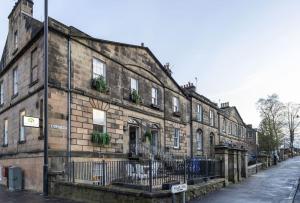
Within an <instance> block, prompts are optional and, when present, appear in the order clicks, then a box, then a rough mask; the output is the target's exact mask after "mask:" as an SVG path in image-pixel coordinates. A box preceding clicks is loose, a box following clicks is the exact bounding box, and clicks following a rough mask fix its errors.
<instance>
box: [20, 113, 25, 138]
mask: <svg viewBox="0 0 300 203" xmlns="http://www.w3.org/2000/svg"><path fill="white" fill-rule="evenodd" d="M24 116H25V111H21V112H20V121H19V122H20V128H19V129H20V132H19V141H20V142H24V141H25V127H24V125H23V118H24Z"/></svg>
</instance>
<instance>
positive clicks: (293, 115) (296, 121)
mask: <svg viewBox="0 0 300 203" xmlns="http://www.w3.org/2000/svg"><path fill="white" fill-rule="evenodd" d="M299 113H300V105H299V104H295V103H291V102H290V103H288V104H287V105H286V106H285V113H284V115H285V121H286V127H287V130H288V133H289V137H290V148H291V151H292V156H293V148H294V140H295V135H296V134H297V133H298V132H297V131H298V128H299V127H300V118H299Z"/></svg>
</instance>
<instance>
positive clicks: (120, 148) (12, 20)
mask: <svg viewBox="0 0 300 203" xmlns="http://www.w3.org/2000/svg"><path fill="white" fill-rule="evenodd" d="M32 13H33V2H32V1H31V0H19V1H18V2H17V3H16V5H15V7H14V8H13V10H12V12H11V14H10V15H9V32H8V36H7V42H6V46H5V48H4V52H3V55H2V59H1V73H0V81H1V83H0V84H1V90H2V91H1V95H3V101H2V100H1V101H2V102H1V108H0V122H1V124H0V126H1V129H3V136H1V138H0V142H1V143H3V146H1V148H0V153H1V154H0V157H1V158H0V165H1V166H3V167H5V166H9V165H17V166H21V167H22V169H23V170H24V177H25V188H26V189H33V190H38V191H41V189H42V171H43V170H42V167H43V151H44V150H43V133H42V132H43V131H42V129H43V128H42V125H41V126H40V128H29V127H25V126H24V125H23V121H22V119H23V117H24V116H32V117H37V118H40V119H41V123H42V119H43V97H42V96H43V85H44V84H43V79H42V78H43V66H42V64H43V61H42V58H43V24H42V23H41V22H38V21H37V20H35V19H33V18H32ZM100 83H101V84H100ZM99 84H100V89H99V86H97V85H99ZM101 85H102V86H101ZM188 109H189V102H188V100H187V98H186V96H185V94H184V92H183V90H182V89H181V87H180V86H179V85H178V84H177V83H176V81H175V80H174V79H173V78H172V75H171V71H170V69H169V68H168V67H167V66H163V65H162V64H161V63H160V62H159V61H158V59H157V58H156V57H155V56H154V55H153V53H152V52H151V51H150V50H149V49H148V48H147V47H144V46H135V45H129V44H124V43H118V42H111V41H106V40H100V39H95V38H92V37H90V36H89V35H87V34H85V33H83V32H81V31H79V30H77V29H76V28H73V27H69V26H66V25H64V24H62V23H60V22H57V21H55V20H54V19H49V109H48V111H49V118H48V122H49V123H48V126H49V135H48V136H49V146H48V148H49V164H50V166H49V167H50V169H49V170H50V173H51V172H62V171H64V170H65V168H66V163H67V158H68V156H69V155H71V157H72V160H77V159H78V160H80V159H85V160H86V159H92V158H99V157H101V158H107V159H108V158H109V159H112V158H114V159H127V158H135V157H138V156H141V154H142V156H144V155H145V156H147V155H148V156H149V152H150V151H152V152H155V154H158V155H161V156H166V154H168V153H169V154H172V155H179V156H187V155H188V154H189V153H190V152H189V151H188V150H189V144H190V141H189V134H190V133H189V125H188V122H189V114H188V113H187V112H188ZM68 110H70V111H68ZM94 132H99V133H102V134H101V135H102V136H103V134H104V133H106V134H105V135H108V136H109V138H108V139H109V140H110V142H109V143H107V144H105V145H99V144H95V143H93V142H92V138H91V137H92V134H93V133H94ZM147 132H150V133H151V136H152V137H151V139H148V138H147V136H146V135H147ZM150 140H151V142H150Z"/></svg>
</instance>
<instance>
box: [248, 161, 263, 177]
mask: <svg viewBox="0 0 300 203" xmlns="http://www.w3.org/2000/svg"><path fill="white" fill-rule="evenodd" d="M261 170H262V163H259V164H254V165H251V166H248V176H252V175H254V174H256V173H257V172H259V171H261Z"/></svg>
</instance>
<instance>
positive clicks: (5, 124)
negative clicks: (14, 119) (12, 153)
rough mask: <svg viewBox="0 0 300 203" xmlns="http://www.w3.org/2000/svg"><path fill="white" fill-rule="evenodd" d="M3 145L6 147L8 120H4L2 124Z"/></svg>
mask: <svg viewBox="0 0 300 203" xmlns="http://www.w3.org/2000/svg"><path fill="white" fill-rule="evenodd" d="M3 125H4V126H3V145H4V146H6V145H8V120H7V119H4V123H3Z"/></svg>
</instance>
